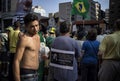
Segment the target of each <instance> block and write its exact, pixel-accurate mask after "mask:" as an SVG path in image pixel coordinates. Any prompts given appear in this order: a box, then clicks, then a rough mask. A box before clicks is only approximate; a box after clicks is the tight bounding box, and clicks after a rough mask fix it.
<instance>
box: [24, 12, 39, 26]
mask: <svg viewBox="0 0 120 81" xmlns="http://www.w3.org/2000/svg"><path fill="white" fill-rule="evenodd" d="M34 20H38V21H39V18H38V16H37V15H36V14H34V13H28V14H27V15H26V16H25V17H24V24H25V25H28V24H29V23H30V22H32V21H34Z"/></svg>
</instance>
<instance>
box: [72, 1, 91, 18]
mask: <svg viewBox="0 0 120 81" xmlns="http://www.w3.org/2000/svg"><path fill="white" fill-rule="evenodd" d="M88 11H89V2H88V0H73V4H72V15H77V14H78V15H81V16H83V17H84V18H86V17H87V13H88Z"/></svg>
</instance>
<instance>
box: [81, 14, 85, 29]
mask: <svg viewBox="0 0 120 81" xmlns="http://www.w3.org/2000/svg"><path fill="white" fill-rule="evenodd" d="M84 19H85V18H84V16H82V21H83V28H84V25H85V20H84Z"/></svg>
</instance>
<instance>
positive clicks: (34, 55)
mask: <svg viewBox="0 0 120 81" xmlns="http://www.w3.org/2000/svg"><path fill="white" fill-rule="evenodd" d="M24 24H25V30H26V32H25V33H24V34H23V35H22V36H21V37H20V40H19V42H18V44H17V50H16V54H15V58H14V66H13V71H14V77H15V81H37V79H38V76H37V69H38V67H39V57H38V53H39V49H40V37H39V35H38V30H39V19H38V17H37V16H36V15H34V14H32V13H29V14H27V15H26V16H25V17H24Z"/></svg>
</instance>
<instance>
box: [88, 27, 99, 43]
mask: <svg viewBox="0 0 120 81" xmlns="http://www.w3.org/2000/svg"><path fill="white" fill-rule="evenodd" d="M96 37H97V30H96V29H95V28H91V29H89V30H88V34H87V36H86V39H87V40H91V41H94V40H96Z"/></svg>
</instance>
